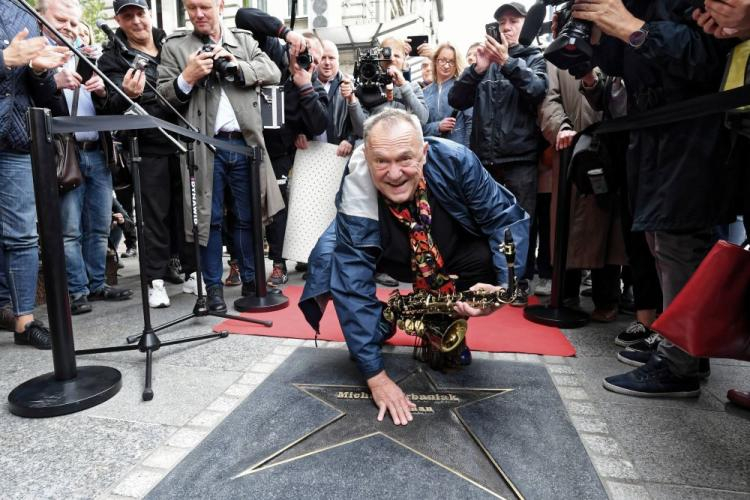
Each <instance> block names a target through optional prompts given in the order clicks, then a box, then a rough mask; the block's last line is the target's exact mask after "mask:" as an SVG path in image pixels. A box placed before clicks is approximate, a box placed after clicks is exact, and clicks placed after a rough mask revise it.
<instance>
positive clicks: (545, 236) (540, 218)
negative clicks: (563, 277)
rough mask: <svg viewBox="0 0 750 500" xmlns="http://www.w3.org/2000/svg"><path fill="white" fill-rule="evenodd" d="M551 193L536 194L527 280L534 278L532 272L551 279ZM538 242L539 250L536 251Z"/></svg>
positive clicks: (527, 260) (527, 261)
mask: <svg viewBox="0 0 750 500" xmlns="http://www.w3.org/2000/svg"><path fill="white" fill-rule="evenodd" d="M551 203H552V193H537V195H536V209H535V213H534V219H533V220H532V221H531V230H530V232H529V255H528V257H527V258H526V273H525V274H526V276H524V277H525V278H527V279H532V278H533V277H534V270H535V269H536V272H537V273H539V277H540V278H543V279H552V260H551V259H552V256H551V251H550V245H551V243H552V242H551V241H550V240H551V238H550V205H551ZM537 242H539V250H538V252H535V250H536V249H537Z"/></svg>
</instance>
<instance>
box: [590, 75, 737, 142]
mask: <svg viewBox="0 0 750 500" xmlns="http://www.w3.org/2000/svg"><path fill="white" fill-rule="evenodd" d="M748 104H750V84H746V85H743V86H741V87H737V88H734V89H731V90H725V91H723V92H717V93H715V94H709V95H703V96H700V97H695V98H693V99H688V100H686V101H680V102H675V103H671V104H667V105H665V106H661V107H659V108H656V109H653V110H650V111H647V112H643V113H636V114H633V115H629V116H623V117H621V118H615V119H614V120H609V121H606V122H602V123H600V124H598V126H595V127H593V128H592V130H591V131H590V132H591V133H594V134H611V133H614V132H624V131H628V130H634V129H640V128H649V127H656V126H659V125H665V124H667V123H674V122H679V121H687V120H692V119H694V118H700V117H701V116H707V115H715V114H719V113H725V112H728V111H732V110H735V109H737V108H741V107H743V106H747V105H748Z"/></svg>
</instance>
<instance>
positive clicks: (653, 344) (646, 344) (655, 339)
mask: <svg viewBox="0 0 750 500" xmlns="http://www.w3.org/2000/svg"><path fill="white" fill-rule="evenodd" d="M660 343H661V335H659V334H658V333H656V332H654V333H652V334H651V335H649V336H648V337H646V338H645V339H643V340H639V341H638V342H633V343H632V344H630V345H629V346H627V347H626V348H625V350H626V351H640V352H648V353H652V352H656V348H657V347H659V344H660Z"/></svg>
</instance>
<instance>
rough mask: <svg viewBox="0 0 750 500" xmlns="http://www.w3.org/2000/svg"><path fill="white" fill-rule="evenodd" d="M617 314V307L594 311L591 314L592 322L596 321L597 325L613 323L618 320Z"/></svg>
mask: <svg viewBox="0 0 750 500" xmlns="http://www.w3.org/2000/svg"><path fill="white" fill-rule="evenodd" d="M617 312H618V307H617V306H614V307H611V308H607V309H599V308H597V309H594V312H592V313H591V321H596V322H597V323H612V322H613V321H614V320H616V319H617Z"/></svg>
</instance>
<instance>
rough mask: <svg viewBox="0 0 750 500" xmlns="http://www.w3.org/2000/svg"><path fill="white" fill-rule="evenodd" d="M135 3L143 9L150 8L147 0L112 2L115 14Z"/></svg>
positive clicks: (116, 0)
mask: <svg viewBox="0 0 750 500" xmlns="http://www.w3.org/2000/svg"><path fill="white" fill-rule="evenodd" d="M129 5H134V6H136V7H140V8H142V9H148V2H146V0H115V1H114V2H112V8H113V9H114V11H115V15H117V14H119V13H120V11H121V10H122V9H124V8H125V7H128V6H129Z"/></svg>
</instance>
